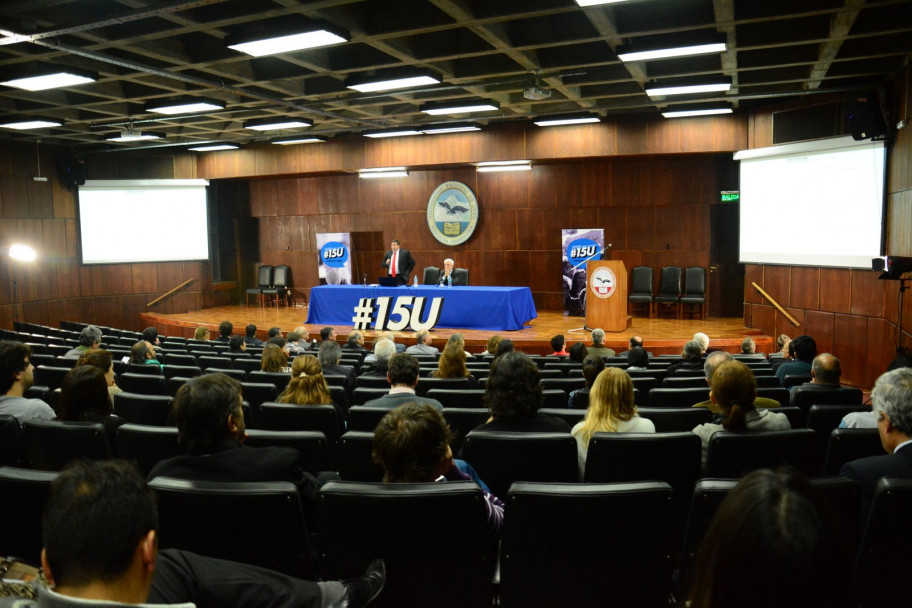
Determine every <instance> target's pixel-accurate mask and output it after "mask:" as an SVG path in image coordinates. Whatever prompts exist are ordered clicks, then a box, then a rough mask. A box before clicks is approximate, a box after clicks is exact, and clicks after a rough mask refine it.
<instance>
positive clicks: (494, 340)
mask: <svg viewBox="0 0 912 608" xmlns="http://www.w3.org/2000/svg"><path fill="white" fill-rule="evenodd" d="M501 340H503V336H500V335H499V334H494V335H493V336H491V337H490V338H488V341H487V343H486V344H485V349H484V352H482V353H481V355H493V354H495V353H496V352H497V346H498V345H499V344H500V341H501Z"/></svg>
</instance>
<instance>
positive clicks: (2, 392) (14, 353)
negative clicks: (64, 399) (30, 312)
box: [0, 340, 57, 424]
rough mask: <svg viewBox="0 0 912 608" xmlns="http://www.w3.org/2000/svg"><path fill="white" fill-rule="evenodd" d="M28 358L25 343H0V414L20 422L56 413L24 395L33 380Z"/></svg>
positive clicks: (28, 353) (29, 350)
mask: <svg viewBox="0 0 912 608" xmlns="http://www.w3.org/2000/svg"><path fill="white" fill-rule="evenodd" d="M31 357H32V348H31V347H30V346H29V345H28V344H23V343H22V342H7V341H5V340H4V341H3V342H0V414H6V415H8V416H15V417H16V419H17V420H18V421H19V423H20V424H21V423H23V422H24V421H26V420H31V419H33V418H38V419H41V420H53V419H54V417H55V416H57V414H56V413H55V412H54V410H52V409H51V406H49V405H48V404H47V403H45V402H44V401H42V400H41V399H26V398H25V397H23V395H24V394H25V391H26V390H28V388H29V387H30V386H32V384H33V383H34V382H35V368H34V367H33V366H32V362H31V361H30V360H29V359H31Z"/></svg>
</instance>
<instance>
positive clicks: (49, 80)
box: [0, 71, 98, 91]
mask: <svg viewBox="0 0 912 608" xmlns="http://www.w3.org/2000/svg"><path fill="white" fill-rule="evenodd" d="M97 79H98V78H97V76H95V77H93V76H89V75H88V74H77V73H73V72H65V71H61V72H54V73H48V74H37V75H34V76H24V77H22V78H12V79H10V80H7V81H5V82H0V84H3V85H6V86H8V87H15V88H17V89H25V90H26V91H45V90H47V89H56V88H60V87H72V86H75V85H78V84H85V83H87V82H95V81H96V80H97Z"/></svg>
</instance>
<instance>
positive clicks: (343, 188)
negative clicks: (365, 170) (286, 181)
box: [304, 175, 373, 217]
mask: <svg viewBox="0 0 912 608" xmlns="http://www.w3.org/2000/svg"><path fill="white" fill-rule="evenodd" d="M305 181H307V182H310V183H308V184H307V185H305V186H304V187H305V188H307V189H309V190H310V191H312V192H313V193H314V194H315V195H316V203H317V207H316V210H315V211H314V213H362V214H364V215H365V217H369V214H370V212H371V211H373V206H372V205H370V204H368V203H365V204H362V200H361V184H360V183H359V182H363V181H370V180H362V179H361V178H359V177H358V176H357V175H333V176H329V177H324V178H313V179H308V180H305Z"/></svg>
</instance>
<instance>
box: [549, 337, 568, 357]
mask: <svg viewBox="0 0 912 608" xmlns="http://www.w3.org/2000/svg"><path fill="white" fill-rule="evenodd" d="M565 346H566V342H565V341H564V336H563V335H561V334H557V335H556V336H554V337H553V338H551V350H553V351H554V352H553V353H551V356H554V357H566V356H568V355H569V354H570V353H568V352H567V351H565V350H564V347H565Z"/></svg>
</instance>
